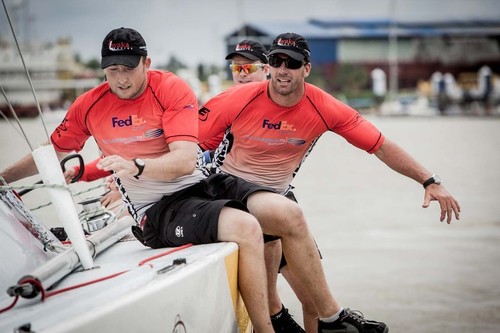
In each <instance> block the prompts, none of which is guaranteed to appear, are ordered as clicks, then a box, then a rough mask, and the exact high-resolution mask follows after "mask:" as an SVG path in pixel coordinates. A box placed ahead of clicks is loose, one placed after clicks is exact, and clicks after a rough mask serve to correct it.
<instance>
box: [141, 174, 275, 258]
mask: <svg viewBox="0 0 500 333" xmlns="http://www.w3.org/2000/svg"><path fill="white" fill-rule="evenodd" d="M257 191H267V192H275V191H274V190H273V189H271V188H269V187H265V186H260V185H255V184H253V183H249V182H247V181H245V180H243V179H241V178H238V177H234V176H230V175H226V174H215V175H211V176H209V177H208V178H206V179H204V180H202V181H200V182H199V183H197V184H194V185H191V186H190V187H187V188H185V189H184V190H182V191H179V192H177V193H175V194H173V195H170V196H165V197H163V198H162V199H161V200H160V201H159V202H157V203H155V204H154V205H153V206H151V207H150V208H149V209H148V210H147V211H146V221H145V223H144V229H143V233H142V237H143V239H144V243H145V244H146V245H148V246H150V247H152V248H160V247H173V246H180V245H184V244H187V243H193V244H207V243H214V242H217V233H218V225H219V215H220V211H221V210H222V208H223V207H233V208H237V209H241V210H243V211H248V210H247V208H246V201H247V199H248V197H249V196H250V195H251V194H252V193H254V192H257Z"/></svg>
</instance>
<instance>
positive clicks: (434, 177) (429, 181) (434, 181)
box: [422, 175, 441, 188]
mask: <svg viewBox="0 0 500 333" xmlns="http://www.w3.org/2000/svg"><path fill="white" fill-rule="evenodd" d="M430 184H437V185H439V184H441V177H439V176H438V175H432V176H431V178H429V179H427V180H426V181H425V182H424V183H423V184H422V185H423V186H424V188H427V186H429V185H430Z"/></svg>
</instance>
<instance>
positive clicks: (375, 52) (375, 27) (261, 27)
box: [226, 19, 500, 88]
mask: <svg viewBox="0 0 500 333" xmlns="http://www.w3.org/2000/svg"><path fill="white" fill-rule="evenodd" d="M284 32H296V33H299V34H301V35H303V36H304V37H306V38H307V40H308V41H309V45H310V47H311V52H312V57H311V62H312V63H313V65H316V67H317V66H323V67H326V68H329V69H330V70H329V71H327V72H328V73H334V72H335V67H336V66H338V65H340V64H354V65H359V66H362V67H364V68H366V72H367V73H369V72H370V71H371V70H373V69H374V68H380V69H382V70H383V71H384V72H385V73H387V74H388V79H389V80H391V77H389V72H390V71H391V65H392V66H393V68H397V72H396V74H397V76H396V77H397V79H398V80H397V81H398V86H399V87H401V88H415V87H416V86H417V83H418V82H419V81H420V80H429V79H430V77H431V75H432V74H433V73H434V72H436V71H440V72H443V73H445V72H446V73H451V74H453V75H454V76H455V77H457V78H458V80H459V81H460V80H462V79H463V80H467V79H470V75H466V74H467V73H477V71H478V70H479V68H481V67H482V66H485V65H486V66H489V68H491V70H492V71H493V72H494V73H500V19H499V20H495V21H486V20H483V21H481V20H468V21H465V20H463V21H442V22H400V21H396V22H393V21H390V20H357V21H356V20H354V21H339V20H319V19H309V20H307V21H304V22H253V23H251V24H246V25H244V26H242V27H241V28H240V29H238V30H237V31H235V32H233V33H231V34H230V35H228V36H227V37H226V46H227V51H228V52H229V51H230V50H232V49H234V46H235V44H236V43H237V42H238V41H240V40H242V39H244V38H251V39H257V40H259V41H260V42H261V43H263V44H264V45H265V46H266V47H267V48H269V46H270V45H271V42H272V40H273V38H274V37H275V36H277V35H278V34H280V33H284ZM396 46H397V47H396ZM391 52H392V53H391ZM464 73H465V74H464ZM461 75H462V76H463V78H462V77H461Z"/></svg>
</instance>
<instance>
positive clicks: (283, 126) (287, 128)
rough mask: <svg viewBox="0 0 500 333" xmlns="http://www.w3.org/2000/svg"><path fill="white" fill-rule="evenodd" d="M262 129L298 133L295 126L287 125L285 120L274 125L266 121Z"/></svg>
mask: <svg viewBox="0 0 500 333" xmlns="http://www.w3.org/2000/svg"><path fill="white" fill-rule="evenodd" d="M262 128H268V129H272V130H282V131H292V132H295V131H296V129H295V128H294V127H293V125H292V124H289V123H287V122H286V121H285V120H283V121H280V122H279V123H276V124H273V123H271V122H270V121H269V120H268V119H264V122H262Z"/></svg>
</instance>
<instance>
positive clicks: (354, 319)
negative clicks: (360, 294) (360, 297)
mask: <svg viewBox="0 0 500 333" xmlns="http://www.w3.org/2000/svg"><path fill="white" fill-rule="evenodd" d="M387 332H389V327H387V325H386V324H384V323H382V322H378V321H374V320H367V319H365V317H364V316H363V314H362V313H361V312H360V311H356V310H351V309H349V308H345V309H344V311H342V313H341V314H340V318H339V319H337V320H335V321H334V322H333V323H325V322H323V321H321V320H320V321H319V322H318V333H387Z"/></svg>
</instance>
